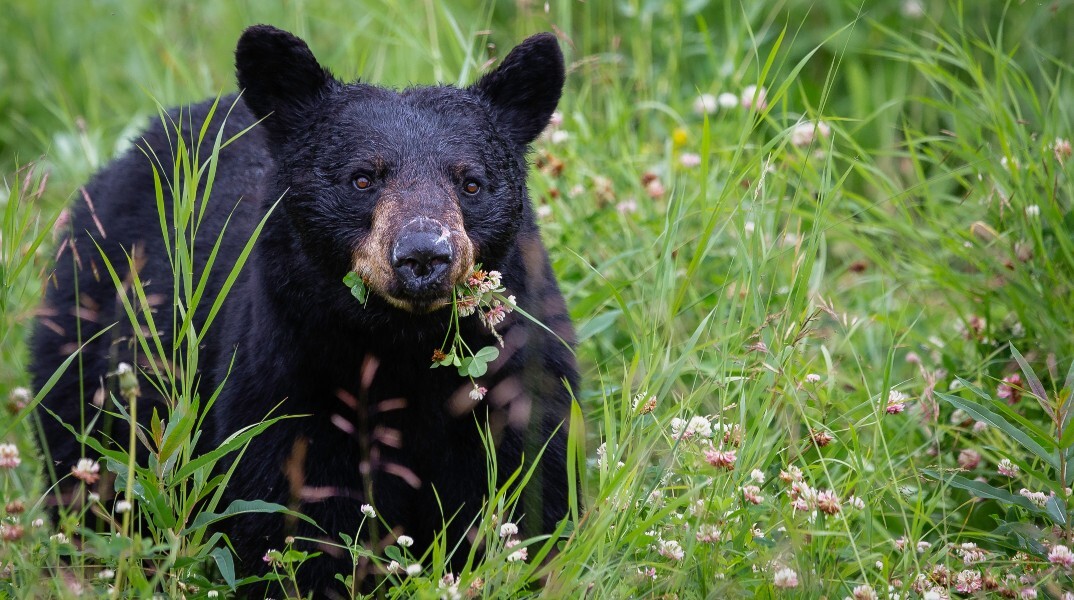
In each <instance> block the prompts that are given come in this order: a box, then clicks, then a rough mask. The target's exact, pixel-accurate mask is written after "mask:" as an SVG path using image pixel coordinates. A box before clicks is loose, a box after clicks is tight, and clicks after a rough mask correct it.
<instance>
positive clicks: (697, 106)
mask: <svg viewBox="0 0 1074 600" xmlns="http://www.w3.org/2000/svg"><path fill="white" fill-rule="evenodd" d="M718 106H719V105H718V104H717V103H716V96H713V95H712V94H701V95H700V96H698V97H697V98H695V99H694V112H695V113H697V114H699V115H705V114H707V115H711V114H713V113H715V112H716V108H717V107H718Z"/></svg>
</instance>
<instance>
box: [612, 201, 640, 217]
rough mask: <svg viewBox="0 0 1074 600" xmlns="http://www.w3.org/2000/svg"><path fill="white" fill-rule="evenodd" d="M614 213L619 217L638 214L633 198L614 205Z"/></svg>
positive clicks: (636, 203)
mask: <svg viewBox="0 0 1074 600" xmlns="http://www.w3.org/2000/svg"><path fill="white" fill-rule="evenodd" d="M615 212H617V213H619V214H621V215H631V214H634V213H636V212H638V201H637V200H635V199H633V198H627V199H626V200H623V201H622V202H620V203H619V204H616V205H615Z"/></svg>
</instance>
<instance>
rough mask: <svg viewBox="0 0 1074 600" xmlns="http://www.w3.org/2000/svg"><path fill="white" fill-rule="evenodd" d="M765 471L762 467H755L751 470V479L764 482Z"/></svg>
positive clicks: (755, 481)
mask: <svg viewBox="0 0 1074 600" xmlns="http://www.w3.org/2000/svg"><path fill="white" fill-rule="evenodd" d="M764 479H765V477H764V471H762V470H760V469H754V470H752V471H750V480H752V481H753V482H754V483H764Z"/></svg>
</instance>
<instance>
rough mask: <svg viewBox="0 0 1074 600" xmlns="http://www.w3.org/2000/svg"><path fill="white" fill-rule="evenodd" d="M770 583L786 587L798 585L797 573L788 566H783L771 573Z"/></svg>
mask: <svg viewBox="0 0 1074 600" xmlns="http://www.w3.org/2000/svg"><path fill="white" fill-rule="evenodd" d="M772 585H774V586H776V587H778V588H782V589H786V588H795V587H798V573H795V572H794V569H791V568H789V567H783V568H782V569H779V570H778V571H776V572H775V574H774V575H772Z"/></svg>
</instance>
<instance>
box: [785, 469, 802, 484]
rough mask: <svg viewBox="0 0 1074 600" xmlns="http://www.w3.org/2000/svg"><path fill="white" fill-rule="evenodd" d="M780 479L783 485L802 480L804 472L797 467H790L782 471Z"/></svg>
mask: <svg viewBox="0 0 1074 600" xmlns="http://www.w3.org/2000/svg"><path fill="white" fill-rule="evenodd" d="M779 479H780V481H782V482H783V483H791V482H792V481H801V480H802V470H801V469H799V468H798V467H797V466H795V465H790V466H788V467H787V469H786V470H780V472H779Z"/></svg>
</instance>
